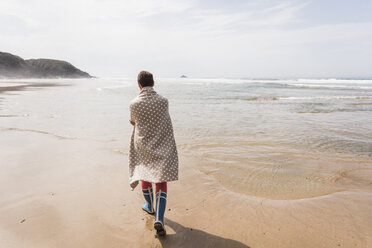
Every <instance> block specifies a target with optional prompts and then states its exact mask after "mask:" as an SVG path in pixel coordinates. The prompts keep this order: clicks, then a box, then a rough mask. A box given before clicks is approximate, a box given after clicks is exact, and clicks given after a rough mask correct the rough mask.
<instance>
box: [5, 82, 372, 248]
mask: <svg viewBox="0 0 372 248" xmlns="http://www.w3.org/2000/svg"><path fill="white" fill-rule="evenodd" d="M19 83H20V82H18V84H19ZM9 84H10V83H9V82H7V84H6V86H4V87H3V88H0V94H1V95H0V98H1V99H0V121H1V124H0V131H1V139H0V149H1V154H0V161H1V162H0V195H1V199H0V246H1V247H7V248H13V247H14V248H22V247H25V248H26V247H27V248H31V247H38V248H40V247H64V248H66V247H68V248H70V247H71V248H75V247H76V248H82V247H89V248H92V247H97V248H98V247H107V248H111V247H193V248H195V247H221V248H222V247H250V248H259V247H262V248H268V247H276V248H282V247H283V248H291V247H293V248H298V247H301V248H302V247H304V248H307V247H309V248H310V247H311V248H313V247H326V248H328V247H365V248H367V247H371V246H372V224H371V220H372V211H371V205H372V180H371V178H372V167H371V162H372V160H371V157H368V156H352V155H348V154H345V155H338V156H337V157H335V156H333V155H332V154H330V155H329V157H324V156H323V158H322V163H320V162H319V165H318V166H317V167H316V166H315V169H314V166H313V165H314V164H316V161H320V160H319V158H318V157H316V156H315V155H314V154H315V152H314V154H312V153H311V152H310V153H308V154H301V156H300V155H299V154H297V157H296V159H297V160H296V159H292V160H291V163H295V162H298V163H302V164H303V167H301V168H302V169H301V173H300V175H301V176H298V174H293V175H289V176H288V177H285V178H284V177H283V178H281V177H280V173H279V174H275V176H270V175H266V174H265V173H269V172H270V169H269V167H268V166H267V167H261V171H259V172H260V173H261V174H260V177H249V175H254V173H258V171H257V170H253V169H252V168H249V167H247V168H241V167H234V169H232V170H226V168H227V167H228V166H229V162H228V161H226V164H225V167H223V166H220V165H219V164H218V163H216V162H215V163H211V162H208V163H207V162H205V161H204V160H202V159H201V158H198V156H196V155H195V154H193V155H191V154H190V153H189V152H188V151H187V148H185V145H183V144H182V142H180V147H181V149H180V180H179V181H178V182H174V183H169V186H168V192H169V194H168V203H167V210H166V227H167V231H168V234H167V236H166V237H165V238H158V237H156V236H155V232H154V230H153V217H152V216H149V215H147V214H146V213H145V212H143V211H142V210H141V207H140V206H141V203H142V201H143V199H142V195H141V192H140V190H139V188H136V189H135V191H131V190H130V187H129V185H128V180H127V178H128V168H127V164H128V153H127V149H126V148H125V145H124V144H126V143H128V142H129V134H130V133H129V131H128V132H124V133H120V132H119V131H118V132H117V133H116V132H114V133H112V134H111V133H110V135H111V136H110V135H108V136H107V137H108V138H107V137H106V136H105V137H101V136H98V135H96V136H95V135H93V134H94V133H96V132H97V133H105V132H110V130H109V129H110V128H107V125H110V123H111V122H110V120H111V119H110V118H107V119H106V121H103V120H101V119H99V120H98V119H97V120H94V119H93V118H92V117H91V116H89V115H90V113H92V112H91V111H92V109H97V108H98V107H97V108H96V107H94V108H91V106H93V105H92V104H93V102H95V99H99V98H97V95H95V94H100V92H101V91H100V90H97V91H92V90H91V89H90V88H88V87H87V88H84V91H82V92H83V93H85V92H88V93H89V92H90V93H89V94H92V97H84V102H82V101H79V107H76V108H77V110H76V113H75V112H74V111H75V110H74V109H72V108H69V109H68V111H69V112H68V113H69V114H70V115H71V116H74V120H75V121H74V122H71V119H70V120H69V122H68V124H67V125H66V123H67V122H66V123H65V122H64V121H63V120H62V118H63V113H65V112H63V111H57V110H59V109H65V108H68V107H66V106H62V105H63V104H64V103H61V105H58V104H56V102H55V101H53V99H54V97H62V98H64V97H66V102H67V101H69V102H73V101H75V100H76V99H75V98H74V97H73V96H71V95H69V93H68V91H67V90H68V89H70V88H71V87H70V88H69V87H67V85H69V84H70V82H66V83H65V84H64V85H65V86H66V87H55V84H54V83H53V82H47V83H45V82H44V83H42V84H37V85H33V86H32V83H29V82H26V83H24V84H26V85H28V86H27V87H26V86H10V85H9ZM0 86H1V85H0ZM19 90H21V91H19ZM70 90H71V92H72V91H73V90H76V89H75V88H73V87H72V88H71V89H70ZM48 91H53V94H54V95H53V94H49V95H48V94H47V92H48ZM55 92H60V93H55ZM91 92H93V93H91ZM83 93H82V94H83ZM57 94H61V95H57ZM118 99H119V98H118ZM118 101H119V100H118ZM28 104H30V105H28ZM114 104H115V105H119V102H114ZM120 104H121V103H120ZM28 106H32V109H31V110H30V109H29V107H28ZM43 106H44V107H43ZM76 106H78V105H76ZM94 106H96V105H94ZM101 107H102V108H104V107H105V108H107V113H109V110H110V109H111V108H110V106H102V105H101ZM35 108H38V109H35ZM118 108H119V107H118ZM120 108H122V109H126V108H127V106H120ZM51 109H53V110H55V111H51ZM82 109H84V111H81V110H82ZM115 111H116V110H115ZM126 111H127V110H126ZM102 113H106V112H102ZM75 114H76V116H75ZM115 115H117V112H115V114H114V116H115ZM117 118H118V122H120V123H119V124H117V125H119V126H120V125H122V123H123V125H124V124H125V125H128V126H127V127H125V130H130V126H129V124H128V123H127V119H128V117H127V115H126V112H124V114H123V116H120V117H119V116H118V117H117ZM122 120H125V122H124V121H123V122H122ZM56 123H58V125H57V124H56ZM176 124H177V123H176ZM47 125H53V126H54V127H55V130H57V131H55V130H54V131H53V130H51V129H49V128H47V127H49V126H47ZM90 125H94V126H95V129H94V131H90V133H89V135H88V133H83V132H81V133H79V131H76V130H78V129H77V127H79V130H80V129H89V126H90ZM118 130H119V129H118ZM176 130H177V125H176ZM110 137H111V138H110ZM112 137H114V138H112ZM255 147H256V146H255ZM280 149H284V148H283V147H281V148H279V147H278V150H280ZM287 152H288V153H287V155H283V154H285V153H284V151H283V153H280V156H281V157H280V158H278V157H276V159H277V160H279V159H281V161H284V160H283V156H288V157H290V156H292V157H293V154H292V155H291V154H290V153H291V152H290V151H287ZM262 154H264V152H263V153H262ZM263 156H264V155H263ZM263 160H264V158H257V159H256V160H255V161H254V160H252V164H254V163H259V162H260V161H263ZM266 160H267V159H266ZM271 161H274V160H273V159H272V160H271ZM294 161H295V162H294ZM306 161H307V162H306ZM314 161H315V162H314ZM324 161H326V163H327V164H328V165H330V167H331V169H326V168H324V167H323V166H322V164H324V163H325V162H324ZM350 165H353V166H354V167H350ZM310 167H311V168H312V169H311V170H310V169H308V168H310ZM276 170H278V172H280V170H279V168H278V167H276ZM291 170H293V168H292V167H289V170H288V171H291ZM261 176H262V177H261ZM264 177H265V178H266V177H272V180H271V181H270V180H266V181H265V182H263V181H261V184H260V181H259V179H260V178H264ZM244 179H245V180H246V181H243V183H244V184H245V185H247V187H246V188H242V186H241V185H242V180H244ZM326 179H327V180H326ZM238 182H239V183H238ZM283 182H285V183H283ZM257 184H260V185H261V186H260V187H257V186H255V185H257ZM295 185H298V187H295ZM310 189H311V190H310Z"/></svg>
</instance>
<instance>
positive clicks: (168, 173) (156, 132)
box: [129, 86, 178, 189]
mask: <svg viewBox="0 0 372 248" xmlns="http://www.w3.org/2000/svg"><path fill="white" fill-rule="evenodd" d="M130 120H131V121H133V122H135V125H134V127H133V132H132V137H131V142H130V150H129V184H130V186H131V187H132V189H134V188H135V187H136V186H137V185H138V181H147V182H152V183H160V182H169V181H175V180H178V154H177V147H176V142H175V140H174V135H173V127H172V121H171V118H170V116H169V108H168V100H167V99H166V98H165V97H162V96H161V95H159V94H157V93H156V91H155V90H154V89H153V87H150V86H147V87H143V88H142V90H141V92H140V94H139V95H138V96H137V97H136V98H135V99H133V100H132V101H131V103H130Z"/></svg>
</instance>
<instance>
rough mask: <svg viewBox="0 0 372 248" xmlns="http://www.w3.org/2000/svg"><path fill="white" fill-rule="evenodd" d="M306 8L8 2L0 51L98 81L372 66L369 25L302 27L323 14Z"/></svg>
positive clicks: (192, 1)
mask: <svg viewBox="0 0 372 248" xmlns="http://www.w3.org/2000/svg"><path fill="white" fill-rule="evenodd" d="M309 2H311V1H295V0H293V1H278V0H272V1H270V0H255V1H218V3H219V4H216V3H215V1H211V2H207V4H206V3H205V1H201V0H199V1H198V0H158V1H155V0H136V1H135V0H125V1H124V0H106V1H103V0H65V1H46V0H34V1H26V0H2V1H1V3H0V33H1V39H0V47H1V49H2V50H4V51H9V52H13V53H15V54H18V55H20V56H22V57H25V58H31V57H50V58H57V59H64V60H68V61H70V62H72V63H73V64H75V65H77V66H78V67H81V68H82V69H84V70H87V71H89V72H90V73H92V74H94V75H97V76H130V75H135V74H136V73H137V71H138V70H140V69H143V68H146V69H148V70H152V71H154V72H155V73H157V74H159V75H161V76H177V75H179V74H188V75H191V76H262V77H271V76H272V77H274V76H294V75H297V76H301V75H305V74H306V75H311V74H313V75H314V76H315V75H317V74H324V73H325V72H324V70H323V69H322V68H320V67H321V66H320V65H322V66H323V67H324V66H327V67H328V68H329V71H328V72H329V73H330V74H332V75H334V74H337V72H338V70H340V71H341V70H342V72H345V71H348V72H351V69H350V70H349V69H345V68H347V67H348V66H350V65H351V62H350V61H353V60H357V61H358V66H359V67H360V68H366V66H364V64H370V62H372V61H371V59H370V58H368V57H367V56H366V55H371V52H370V51H372V47H371V46H372V45H371V44H372V42H371V41H372V37H371V34H372V31H371V30H372V28H371V23H372V21H371V22H363V23H348V22H345V23H337V24H334V23H333V24H330V23H327V22H324V23H320V24H319V23H317V24H313V23H312V22H311V20H310V21H308V23H306V25H303V23H304V20H303V19H302V18H303V12H304V11H305V10H306V11H310V12H311V11H317V10H316V9H315V10H312V9H311V8H310V7H309V6H310V4H309ZM203 4H204V5H203ZM340 51H345V52H344V54H346V55H347V56H349V58H350V61H345V60H344V59H342V58H343V57H342V54H341V52H340ZM371 57H372V56H371ZM320 58H321V60H322V61H319V59H320ZM325 61H327V64H325ZM353 68H354V70H355V73H360V74H363V73H364V74H366V73H367V72H368V70H367V69H363V70H362V69H360V70H359V69H358V68H355V67H353ZM338 73H339V74H341V73H340V72H338Z"/></svg>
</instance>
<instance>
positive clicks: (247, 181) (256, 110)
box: [0, 78, 372, 199]
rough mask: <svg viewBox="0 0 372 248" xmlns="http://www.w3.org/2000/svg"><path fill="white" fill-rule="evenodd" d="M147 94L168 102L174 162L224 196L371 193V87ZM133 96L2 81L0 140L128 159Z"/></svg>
mask: <svg viewBox="0 0 372 248" xmlns="http://www.w3.org/2000/svg"><path fill="white" fill-rule="evenodd" d="M13 84H14V85H17V86H18V87H20V88H18V89H17V90H11V89H9V90H6V87H9V86H12V85H13ZM34 84H37V85H34ZM22 85H23V86H24V87H23V86H22ZM1 89H2V90H1ZM155 90H156V91H157V92H158V93H159V94H161V95H163V96H165V97H167V98H168V100H169V108H170V114H171V118H172V121H173V127H174V132H175V138H176V142H177V146H178V149H179V152H180V154H181V155H185V156H188V157H190V158H193V160H192V161H194V163H196V164H197V168H198V169H199V170H200V171H202V172H204V173H206V174H208V175H211V176H213V177H214V178H216V180H218V181H219V182H220V183H221V185H223V186H224V187H226V188H228V189H230V190H233V191H236V192H239V193H246V194H252V195H257V196H263V197H268V198H278V199H282V198H283V199H292V198H302V197H313V196H317V195H324V194H328V193H331V192H337V191H341V190H345V187H346V186H345V185H347V187H346V188H353V187H367V188H368V187H371V186H370V185H371V182H370V181H369V180H367V179H366V176H365V175H366V171H367V174H368V173H370V171H371V167H372V80H353V79H348V80H340V79H290V80H289V79H288V80H282V79H224V78H218V79H193V78H182V79H181V78H159V79H157V80H156V82H155ZM138 93H139V89H138V86H137V83H136V80H135V79H134V78H133V79H132V78H111V79H110V78H102V79H78V80H71V79H43V80H39V79H35V80H3V81H1V82H0V122H1V123H0V128H1V130H0V133H1V132H9V131H13V132H14V131H19V132H38V133H40V134H44V135H45V134H46V135H54V136H55V137H57V138H58V137H59V138H61V137H62V138H69V139H79V140H86V141H87V142H103V143H106V144H107V149H112V150H114V151H117V152H120V153H121V154H124V155H127V154H128V149H129V140H130V135H131V132H132V126H131V125H130V124H129V108H128V107H129V103H130V100H131V99H133V98H134V97H136V96H137V95H138ZM2 146H6V144H2ZM181 166H182V165H181ZM368 175H369V174H368ZM361 182H362V183H361ZM361 184H362V186H360V185H361Z"/></svg>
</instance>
